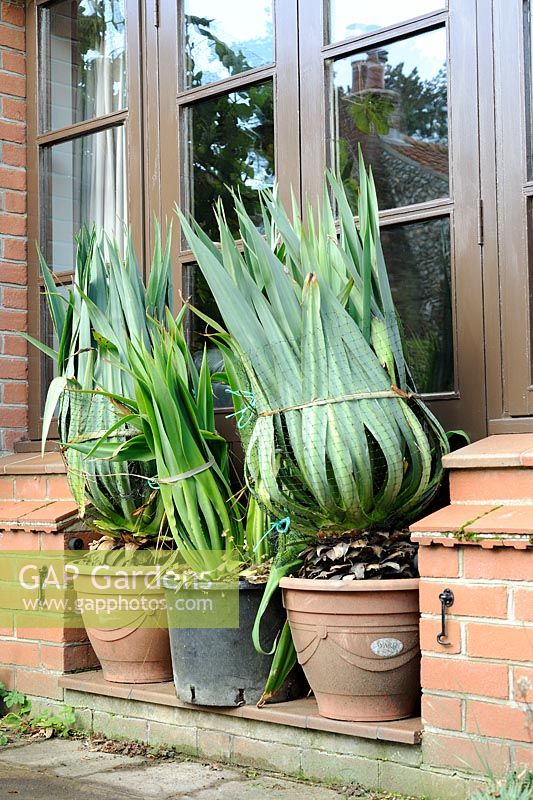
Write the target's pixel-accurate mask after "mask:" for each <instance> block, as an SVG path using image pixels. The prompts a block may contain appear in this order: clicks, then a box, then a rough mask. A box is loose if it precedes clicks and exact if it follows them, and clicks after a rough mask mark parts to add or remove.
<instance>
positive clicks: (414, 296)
mask: <svg viewBox="0 0 533 800" xmlns="http://www.w3.org/2000/svg"><path fill="white" fill-rule="evenodd" d="M381 241H382V245H383V252H384V255H385V262H386V264H387V270H388V273H389V279H390V283H391V289H392V295H393V299H394V302H395V304H396V308H397V309H398V313H399V315H400V318H401V321H402V327H403V333H404V336H405V342H406V348H407V361H408V364H409V366H410V367H411V370H412V373H413V378H414V381H415V385H416V388H417V390H418V391H419V392H426V393H433V392H446V391H453V388H454V358H453V333H452V331H453V327H452V289H451V263H450V221H449V218H448V217H439V218H437V219H430V220H427V221H425V222H413V223H408V224H406V225H393V226H384V227H382V228H381Z"/></svg>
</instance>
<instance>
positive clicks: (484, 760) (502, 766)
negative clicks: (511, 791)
mask: <svg viewBox="0 0 533 800" xmlns="http://www.w3.org/2000/svg"><path fill="white" fill-rule="evenodd" d="M422 751H423V759H424V762H425V763H426V764H431V765H432V766H434V767H445V768H451V769H456V770H460V771H461V772H481V773H483V774H485V775H486V774H487V773H491V774H494V775H503V774H504V773H506V772H507V770H508V769H509V766H510V761H511V756H510V747H509V745H508V744H504V743H503V742H501V743H500V742H498V743H496V742H488V741H486V740H483V739H474V738H473V737H472V736H468V737H463V736H450V735H446V734H441V733H436V732H433V731H426V732H424V738H423V741H422Z"/></svg>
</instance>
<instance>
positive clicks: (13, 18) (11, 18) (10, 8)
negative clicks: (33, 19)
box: [2, 3, 26, 28]
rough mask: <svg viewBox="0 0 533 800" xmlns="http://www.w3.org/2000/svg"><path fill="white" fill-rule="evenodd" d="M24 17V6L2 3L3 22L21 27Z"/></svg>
mask: <svg viewBox="0 0 533 800" xmlns="http://www.w3.org/2000/svg"><path fill="white" fill-rule="evenodd" d="M25 19H26V17H25V12H24V6H22V5H15V4H14V3H2V20H3V21H4V22H9V23H10V24H11V25H18V27H19V28H23V27H24V24H25Z"/></svg>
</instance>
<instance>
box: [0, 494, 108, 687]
mask: <svg viewBox="0 0 533 800" xmlns="http://www.w3.org/2000/svg"><path fill="white" fill-rule="evenodd" d="M73 537H76V538H78V537H79V538H81V539H83V540H84V543H85V546H86V545H87V542H88V541H90V540H91V539H93V538H94V533H92V532H90V531H87V530H86V529H85V528H83V527H82V526H81V525H80V523H79V522H78V521H77V506H76V504H75V503H74V502H72V500H64V501H47V500H18V501H14V502H5V503H0V558H2V557H3V556H5V555H6V554H8V553H9V552H10V551H11V552H13V551H28V552H29V553H30V555H31V552H35V553H38V552H43V551H55V552H56V553H57V552H60V551H63V550H67V549H68V543H69V540H70V539H71V538H73ZM3 563H4V565H5V563H6V560H5V559H4V562H3ZM3 574H5V573H3ZM11 579H12V580H14V581H15V583H16V576H11ZM10 591H11V594H10ZM50 591H51V594H53V593H54V590H53V587H52V588H51V590H50ZM12 592H13V590H12V589H11V590H10V585H9V581H6V580H0V681H2V682H3V683H5V684H6V685H7V686H9V687H10V688H13V687H16V688H17V689H18V690H20V691H21V692H24V693H25V694H29V695H32V696H34V697H35V696H37V697H43V698H52V699H58V700H59V699H61V698H62V697H63V689H62V688H61V687H60V686H59V678H60V677H61V675H63V674H65V673H67V672H75V671H78V670H84V669H90V668H93V667H96V666H98V661H97V659H96V656H95V655H94V651H93V649H92V647H91V645H90V644H89V641H88V639H87V634H86V632H85V629H84V628H83V627H76V628H72V627H69V618H68V617H65V619H64V620H63V624H62V625H60V624H58V622H61V619H59V620H58V616H59V615H58V614H55V615H54V620H55V625H54V627H51V628H45V627H39V628H36V627H30V624H31V620H32V619H34V616H33V617H30V618H29V619H30V621H28V614H27V613H26V612H24V611H21V610H20V609H18V608H17V609H16V610H15V609H13V610H10V605H9V603H10V597H13V594H12ZM47 592H48V590H46V589H45V590H44V599H45V600H46V599H47V597H49V596H50V594H49V593H47ZM14 605H15V606H16V605H17V603H14ZM11 608H12V606H11ZM33 624H34V623H33ZM71 624H72V622H71Z"/></svg>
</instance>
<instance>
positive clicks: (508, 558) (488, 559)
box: [464, 546, 533, 581]
mask: <svg viewBox="0 0 533 800" xmlns="http://www.w3.org/2000/svg"><path fill="white" fill-rule="evenodd" d="M532 555H533V554H532V552H531V550H514V549H513V548H510V547H495V548H494V549H491V550H483V549H481V548H480V547H476V546H471V547H465V548H464V577H465V578H474V579H475V578H482V579H483V580H489V581H490V580H510V581H526V580H531V577H532V569H533V567H532V561H533V558H532Z"/></svg>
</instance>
